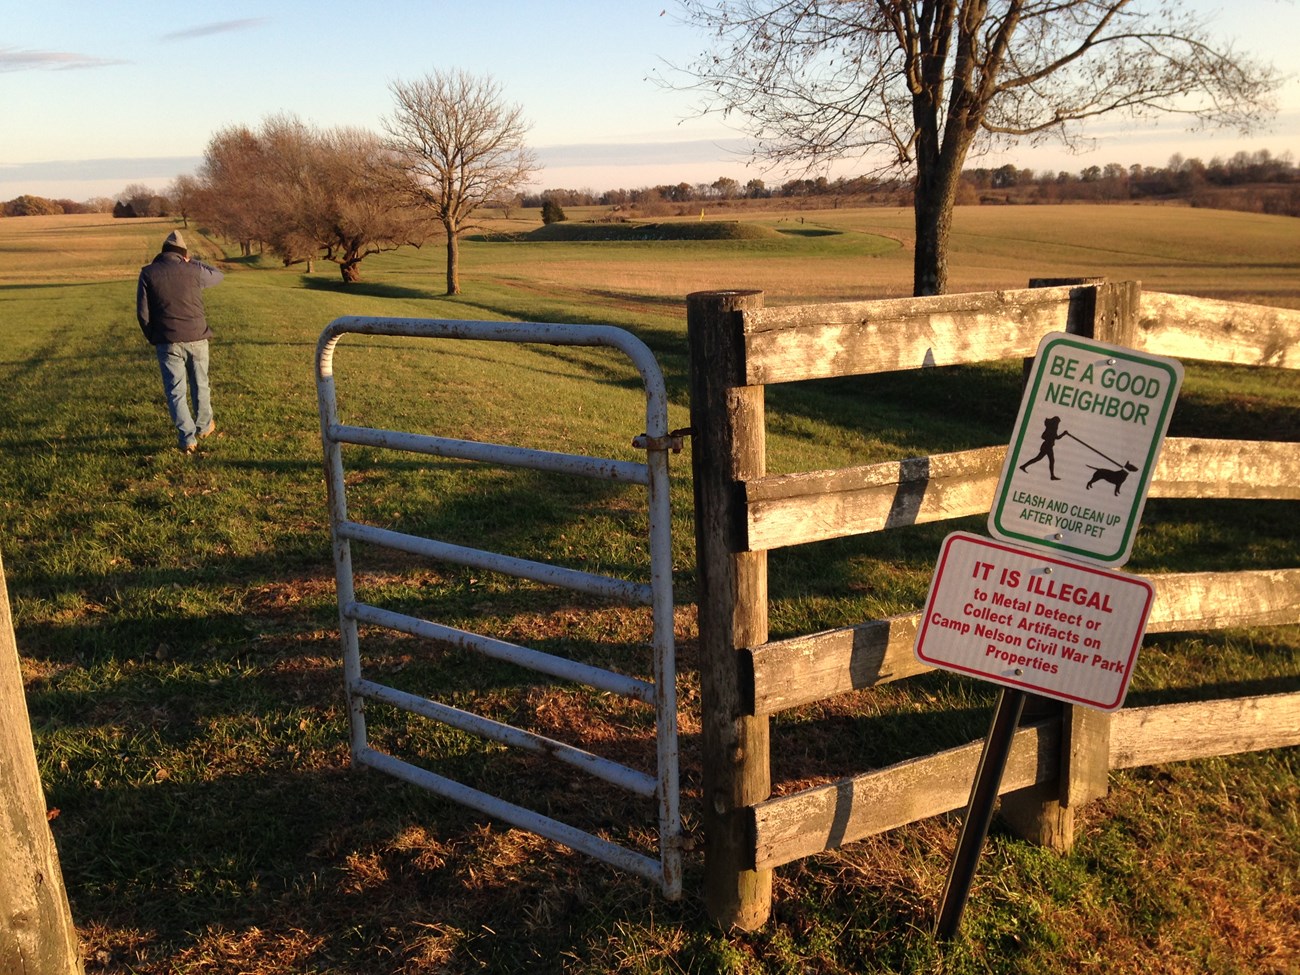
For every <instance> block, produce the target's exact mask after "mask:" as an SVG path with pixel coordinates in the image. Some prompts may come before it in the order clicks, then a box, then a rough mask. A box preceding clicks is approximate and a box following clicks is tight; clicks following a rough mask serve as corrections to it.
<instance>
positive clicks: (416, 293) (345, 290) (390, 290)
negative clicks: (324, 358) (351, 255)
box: [302, 275, 445, 299]
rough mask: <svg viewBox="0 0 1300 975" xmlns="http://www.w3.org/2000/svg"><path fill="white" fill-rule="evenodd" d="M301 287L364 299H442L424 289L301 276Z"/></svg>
mask: <svg viewBox="0 0 1300 975" xmlns="http://www.w3.org/2000/svg"><path fill="white" fill-rule="evenodd" d="M302 286H303V287H304V288H305V289H307V290H308V291H329V292H332V293H334V294H340V295H354V296H362V297H366V298H407V299H409V298H443V297H445V295H444V294H442V293H441V292H437V291H431V290H428V289H425V288H407V287H403V286H401V285H396V284H378V283H375V284H372V283H369V282H367V281H356V282H353V283H352V284H346V283H344V282H343V281H341V280H339V281H335V280H332V279H326V278H319V277H308V276H307V275H303V278H302Z"/></svg>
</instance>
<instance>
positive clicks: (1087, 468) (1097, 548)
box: [989, 332, 1183, 566]
mask: <svg viewBox="0 0 1300 975" xmlns="http://www.w3.org/2000/svg"><path fill="white" fill-rule="evenodd" d="M1182 381H1183V367H1182V363H1180V362H1179V361H1178V360H1176V359H1167V358H1164V357H1162V356H1154V355H1150V354H1148V353H1145V352H1135V351H1134V350H1132V349H1126V348H1123V347H1121V346H1115V345H1107V344H1106V343H1103V342H1097V341H1095V340H1093V339H1087V338H1082V337H1080V336H1077V335H1067V334H1065V333H1063V332H1053V333H1052V334H1050V335H1047V336H1045V337H1044V338H1043V340H1042V342H1040V343H1039V345H1038V354H1037V357H1036V359H1035V361H1034V370H1033V374H1032V375H1031V376H1030V378H1029V383H1028V385H1026V387H1025V394H1024V397H1023V399H1022V400H1021V403H1020V415H1019V417H1018V418H1017V420H1016V427H1015V431H1014V433H1013V436H1012V441H1011V446H1010V448H1009V449H1008V450H1007V459H1006V463H1005V465H1004V466H1003V469H1002V477H1001V479H1000V480H999V481H998V488H997V493H996V494H995V495H994V502H993V508H992V510H991V511H990V512H989V533H990V534H991V535H993V536H994V537H995V538H1001V539H1003V540H1005V541H1010V542H1024V543H1025V544H1028V545H1035V546H1043V547H1046V548H1048V549H1051V550H1053V551H1056V552H1060V553H1061V554H1063V555H1070V556H1072V557H1074V558H1078V559H1083V560H1085V561H1088V562H1096V563H1098V564H1101V565H1109V566H1121V565H1123V564H1124V563H1125V562H1127V561H1128V558H1129V554H1130V552H1131V551H1132V548H1133V536H1134V534H1135V532H1136V530H1137V525H1138V522H1139V521H1140V520H1141V516H1142V508H1143V506H1144V505H1145V504H1146V497H1147V489H1148V488H1149V487H1150V484H1151V475H1152V473H1153V472H1154V470H1155V466H1156V459H1157V458H1158V457H1159V455H1160V446H1161V444H1162V443H1163V442H1164V437H1165V431H1166V430H1167V429H1168V427H1169V417H1170V415H1171V414H1172V413H1173V407H1174V401H1175V400H1176V399H1177V398H1178V390H1179V387H1180V386H1181V385H1182Z"/></svg>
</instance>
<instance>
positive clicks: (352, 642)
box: [316, 316, 683, 900]
mask: <svg viewBox="0 0 1300 975" xmlns="http://www.w3.org/2000/svg"><path fill="white" fill-rule="evenodd" d="M348 333H360V334H365V335H391V336H406V337H410V338H437V339H474V340H479V341H493V342H516V343H538V344H547V345H575V346H604V347H609V348H613V349H617V350H619V351H621V352H622V353H623V354H624V355H626V356H627V357H628V359H630V360H631V362H632V364H633V365H634V366H635V367H636V369H637V371H638V372H639V373H640V375H641V379H642V383H643V384H644V387H645V395H646V415H645V434H643V435H642V436H639V437H637V438H636V439H635V440H634V441H633V443H634V446H637V447H638V448H643V449H644V450H645V451H646V462H645V463H639V462H632V461H620V460H614V459H609V458H600V457H589V456H583V455H574V454H564V453H554V452H550V451H544V450H534V449H529V448H522V447H512V446H507V445H504V444H495V443H487V442H483V441H474V440H456V439H450V438H445V437H436V436H426V435H422V434H414V433H402V432H398V431H393V430H384V429H378V428H372V427H356V426H345V425H343V424H340V423H339V417H338V409H337V402H336V397H335V388H334V367H333V360H334V350H335V347H336V346H337V345H338V342H339V340H340V339H341V338H342V336H343V335H345V334H348ZM316 391H317V399H318V403H319V407H320V422H321V443H322V445H323V447H324V451H325V472H326V481H327V486H328V490H329V511H330V527H331V534H332V538H333V548H334V568H335V576H336V580H337V587H338V602H339V633H340V640H341V643H342V651H343V675H344V686H345V692H346V696H347V704H348V718H349V724H350V729H351V751H352V760H353V762H354V763H356V764H359V765H364V766H370V767H372V768H376V769H379V770H381V771H384V772H387V773H389V774H391V775H394V776H396V777H398V778H400V779H404V780H406V781H408V782H411V783H413V784H415V785H418V786H420V787H422V788H425V789H427V790H429V791H430V792H433V793H435V794H436V795H439V796H442V797H444V798H446V799H451V800H453V801H455V802H459V803H462V804H464V805H466V806H469V807H470V808H472V809H475V810H478V811H479V812H482V813H484V814H486V815H488V816H492V817H494V818H496V819H500V820H503V821H505V822H507V823H510V824H511V825H513V826H517V827H519V828H520V829H525V830H529V831H531V832H534V833H538V834H540V835H542V836H545V837H547V838H549V839H551V840H554V841H555V842H558V843H562V844H564V845H565V846H568V847H570V848H572V849H574V850H578V851H579V852H582V853H586V854H588V855H590V856H593V857H595V858H597V859H599V860H602V861H604V862H606V863H609V864H612V865H613V866H616V867H619V868H621V869H624V870H628V871H631V872H632V873H635V874H638V875H639V876H642V877H645V878H647V879H649V880H652V881H655V882H657V883H658V884H659V885H660V886H661V888H662V889H663V892H664V894H665V895H666V896H667V897H668V898H670V899H673V900H675V899H677V898H678V897H679V896H680V895H681V888H682V877H681V846H682V842H683V840H682V831H681V815H680V803H679V787H678V751H677V693H676V664H675V659H674V653H675V651H674V642H673V593H672V553H671V535H670V508H669V495H668V451H669V450H670V449H673V448H674V447H680V442H679V441H678V442H676V443H674V438H673V437H672V436H670V434H669V430H668V407H667V395H666V392H665V388H664V381H663V376H662V373H661V372H660V370H659V364H658V363H657V362H656V361H655V358H654V356H653V354H652V353H651V352H650V350H649V349H648V348H647V347H646V346H645V344H644V343H643V342H641V340H640V339H638V338H636V337H635V336H634V335H632V334H631V333H629V332H626V331H624V330H622V329H619V328H612V327H609V326H599V325H566V324H543V323H535V322H473V321H448V320H435V319H408V318H369V317H355V316H349V317H343V318H337V319H335V320H334V321H333V322H331V323H330V324H329V325H328V326H326V328H325V330H324V331H323V332H322V333H321V337H320V340H319V342H318V343H317V348H316ZM342 444H358V445H363V446H370V447H383V448H390V449H393V450H400V451H410V452H415V453H420V454H430V455H433V456H436V457H451V458H459V459H463V460H471V461H478V462H483V463H487V464H494V465H498V466H503V467H519V468H527V469H531V470H537V471H546V472H552V473H562V474H571V475H576V476H580V477H587V478H598V479H604V480H613V481H619V482H623V483H632V484H640V485H644V486H645V487H646V489H647V506H648V510H649V531H648V534H649V538H648V545H649V549H650V582H649V583H648V584H645V583H639V582H634V581H630V580H625V579H616V578H610V577H608V576H602V575H595V574H592V573H588V572H582V571H579V570H575V569H570V568H565V567H561V566H556V565H553V564H550V563H541V562H534V561H529V560H527V559H521V558H516V557H511V556H508V555H504V554H500V553H495V552H488V551H484V550H481V549H475V548H467V547H464V546H461V545H453V544H450V543H447V542H441V541H437V540H435V539H431V538H424V537H420V536H416V535H409V534H404V533H402V532H396V531H392V530H390V529H386V528H381V527H376V526H372V525H365V524H361V523H358V522H354V521H351V520H349V518H348V509H347V500H346V497H345V487H344V476H343V456H342V449H341V445H342ZM354 541H360V542H366V543H370V544H375V545H380V546H386V547H388V548H391V549H396V550H398V551H402V552H406V553H408V554H413V555H418V556H422V557H426V558H429V559H434V560H440V561H445V562H452V563H456V564H459V565H463V566H468V567H472V568H477V569H482V570H488V571H493V572H498V573H504V574H507V575H511V576H514V577H516V578H520V579H528V580H532V581H534V582H541V583H545V584H549V585H553V586H558V587H563V588H567V589H571V590H576V591H579V592H584V593H589V594H595V595H599V596H602V597H606V598H609V599H612V600H615V601H618V602H621V603H626V604H630V605H643V606H649V607H651V618H652V626H653V640H652V645H653V657H654V659H653V679H652V680H651V681H644V680H640V679H636V678H633V677H629V676H626V675H623V674H620V673H617V672H615V671H610V670H604V669H601V668H598V667H593V666H590V665H587V664H583V663H579V662H576V661H572V660H568V659H566V658H563V657H559V656H555V655H553V654H549V653H545V652H542V651H539V650H536V649H530V648H528V647H523V646H519V645H517V644H512V643H508V642H505V641H502V640H498V639H494V638H492V637H489V636H485V635H481V634H477V633H471V632H468V631H465V630H460V629H456V628H453V627H448V626H444V625H442V624H439V623H435V622H433V621H431V620H425V619H421V618H419V617H415V616H407V615H404V614H401V613H395V612H391V611H389V610H386V609H383V608H381V607H378V606H371V605H366V604H364V603H359V602H358V601H357V599H356V594H355V589H354V585H353V576H352V552H351V543H352V542H354ZM359 623H365V624H369V625H375V626H381V627H386V628H388V629H391V630H396V631H399V632H402V633H407V634H410V635H413V636H417V637H423V638H427V639H432V640H437V641H440V642H442V643H446V644H452V645H455V646H457V647H459V648H462V649H464V650H467V651H473V652H477V653H480V654H483V655H485V656H487V657H491V658H494V659H497V660H503V661H508V662H510V663H513V664H517V665H519V666H521V667H525V668H529V669H531V670H533V671H536V672H538V673H540V674H545V675H547V676H549V677H554V678H559V679H562V680H567V681H573V682H575V683H580V684H586V685H589V686H591V687H595V688H598V689H600V690H604V691H607V692H611V693H615V694H621V695H625V696H627V697H631V698H635V699H638V700H641V701H644V702H646V703H648V704H650V705H652V706H653V707H654V710H655V730H656V755H657V769H656V774H655V775H650V774H648V773H646V772H644V771H641V770H638V769H635V768H631V767H629V766H626V765H621V764H619V763H616V762H613V761H610V760H609V759H606V758H603V757H601V756H598V755H595V754H592V753H590V752H588V751H585V750H583V749H581V748H577V747H574V746H572V745H569V744H566V743H563V742H559V741H555V740H553V739H550V738H546V737H544V736H541V735H538V734H535V733H533V732H531V731H527V730H525V729H523V728H517V727H514V726H513V725H508V724H503V723H500V722H497V721H494V720H491V719H488V718H484V717H481V716H479V715H476V714H473V713H471V712H468V711H465V710H462V709H459V708H455V707H451V706H449V705H446V704H441V703H438V702H436V701H432V700H429V699H427V698H424V697H420V696H418V695H415V694H411V693H408V692H406V691H402V690H398V689H397V688H393V687H388V686H385V685H383V684H379V683H376V682H374V681H371V680H367V679H366V678H365V676H364V675H363V674H362V665H361V655H360V647H359V640H358V628H357V625H358V624H359ZM366 700H372V701H378V702H383V703H384V704H387V705H391V706H393V707H396V708H399V709H402V710H404V711H408V712H411V713H413V714H417V715H421V716H423V717H425V718H428V719H430V720H432V721H438V722H442V723H444V724H447V725H449V726H451V727H454V728H457V729H460V730H462V731H465V732H469V733H473V734H476V735H479V736H481V737H483V738H486V739H490V740H492V741H495V742H498V743H501V744H505V745H510V746H515V747H518V748H522V749H525V750H528V751H531V752H534V753H537V754H541V755H544V756H549V757H551V758H554V759H557V760H559V761H562V762H566V763H568V764H569V765H571V766H573V767H574V768H577V769H579V770H581V771H583V772H586V773H587V774H589V775H592V776H595V777H597V778H599V779H601V780H603V781H605V782H608V783H611V784H613V785H615V786H619V787H621V788H623V789H626V790H628V791H630V792H633V793H635V794H636V795H639V796H643V797H645V798H654V799H656V800H657V804H658V819H659V859H654V858H653V857H649V856H646V855H645V854H643V853H640V852H637V851H635V850H631V849H628V848H627V847H623V846H620V845H618V844H616V843H611V842H609V841H607V840H604V839H602V838H600V837H598V836H595V835H593V834H591V833H588V832H584V831H582V830H580V829H577V828H576V827H574V826H571V825H568V824H566V823H563V822H560V821H558V820H556V819H552V818H550V817H547V816H544V815H542V814H540V813H538V812H536V811H534V810H532V809H528V808H526V807H523V806H519V805H516V804H514V803H512V802H508V801H506V800H504V799H501V798H498V797H496V796H493V795H491V794H489V793H486V792H481V791H479V790H477V789H474V788H471V787H469V786H467V785H464V784H461V783H459V782H456V781H453V780H451V779H448V778H445V777H443V776H441V775H436V774H434V773H433V772H430V771H428V770H426V769H424V768H421V767H420V766H418V765H413V764H411V763H409V762H405V761H403V760H401V759H399V758H396V757H394V756H392V755H389V754H386V753H384V752H380V751H378V750H376V749H374V748H372V747H371V746H370V745H369V744H368V743H367V738H366V722H365V714H364V703H365V701H366Z"/></svg>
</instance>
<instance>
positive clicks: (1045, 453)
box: [1020, 416, 1070, 481]
mask: <svg viewBox="0 0 1300 975" xmlns="http://www.w3.org/2000/svg"><path fill="white" fill-rule="evenodd" d="M1060 425H1061V418H1060V417H1059V416H1049V417H1048V418H1047V419H1046V420H1044V421H1043V445H1042V446H1041V447H1040V448H1039V449H1038V453H1037V454H1035V455H1034V457H1033V458H1031V459H1030V460H1027V461H1025V462H1024V463H1023V464H1021V465H1020V470H1021V471H1026V469H1027V468H1028V467H1029V466H1030V465H1031V464H1037V463H1038V462H1039V461H1040V460H1042V459H1043V458H1044V457H1046V458H1047V473H1048V475H1049V476H1050V477H1051V478H1052V480H1053V481H1059V480H1060V478H1059V477H1057V476H1056V453H1055V450H1054V448H1055V447H1056V441H1058V440H1060V439H1061V438H1062V437H1068V436H1069V435H1070V433H1069V431H1068V430H1059V427H1060Z"/></svg>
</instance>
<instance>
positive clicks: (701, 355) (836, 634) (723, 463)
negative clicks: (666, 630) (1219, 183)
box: [687, 281, 1300, 929]
mask: <svg viewBox="0 0 1300 975" xmlns="http://www.w3.org/2000/svg"><path fill="white" fill-rule="evenodd" d="M1031 284H1037V285H1039V286H1036V287H1031V288H1029V289H1025V290H1017V291H1008V292H992V293H981V294H960V295H941V296H936V297H930V298H909V299H891V300H884V301H870V302H855V303H844V304H827V305H811V306H796V307H779V308H765V307H764V306H763V300H762V293H761V292H707V293H700V294H695V295H691V296H690V297H689V298H688V301H687V317H688V330H689V337H690V352H691V427H692V456H693V464H694V477H695V517H696V542H697V560H698V568H699V586H700V593H699V618H700V658H701V663H700V670H701V689H702V715H703V725H702V729H701V731H702V735H701V737H702V750H703V765H704V769H703V773H704V775H703V793H704V795H703V799H704V808H703V828H704V833H705V844H706V854H705V856H706V859H705V871H706V876H705V901H706V905H707V908H708V910H709V913H710V915H711V916H712V917H713V918H714V920H716V921H717V922H718V923H720V924H722V925H724V926H726V927H739V928H743V929H754V928H757V927H759V926H761V925H762V924H763V923H764V922H765V921H766V919H767V917H768V914H769V912H770V909H771V882H772V869H773V868H774V867H777V866H779V865H781V864H784V863H789V862H791V861H793V860H796V859H799V858H801V857H805V856H808V855H810V854H813V853H818V852H821V851H823V850H829V849H834V848H836V847H838V846H840V845H841V844H844V843H848V842H852V841H854V840H858V839H862V838H864V837H867V836H870V835H873V834H875V833H879V832H882V831H884V830H888V829H891V828H894V827H897V826H901V825H904V824H907V823H911V822H915V821H917V820H920V819H923V818H925V817H929V816H934V815H937V814H939V813H943V812H948V811H950V810H953V809H958V808H961V807H962V806H964V804H965V803H966V800H967V798H968V796H969V792H970V785H971V782H972V780H973V778H974V774H975V768H976V764H977V761H978V758H979V753H980V750H981V747H982V742H979V741H976V742H972V743H970V744H967V745H964V746H961V747H959V748H954V749H951V750H948V751H945V752H941V753H939V754H936V755H930V756H926V757H923V758H918V759H913V760H910V761H906V762H902V763H900V764H897V765H893V766H890V767H888V768H884V769H879V770H875V771H872V772H868V773H865V774H861V775H855V776H852V777H848V778H844V779H842V780H840V781H837V782H834V783H831V784H829V785H824V786H820V787H816V788H811V789H807V790H805V791H802V792H798V793H795V794H792V795H782V796H780V797H776V798H774V797H772V796H771V784H770V783H771V765H770V755H769V718H770V717H771V716H772V715H773V714H775V713H777V712H779V711H781V710H783V709H787V708H793V707H796V706H799V705H803V704H808V703H811V702H815V701H820V700H823V699H825V698H828V697H831V696H832V695H835V694H840V693H842V692H845V691H850V690H856V689H861V688H868V687H872V686H875V685H878V684H882V683H885V682H888V681H895V680H900V679H903V678H907V677H911V676H914V675H916V674H920V673H923V672H925V671H927V670H928V668H926V667H925V666H923V665H921V664H920V663H918V661H917V660H916V658H915V656H914V654H913V640H914V638H915V636H916V629H917V624H918V620H919V616H918V614H910V615H902V616H896V617H892V618H889V619H875V620H867V621H865V622H863V623H860V624H858V625H856V626H852V627H846V628H843V629H836V630H830V631H825V632H820V633H813V634H809V635H806V636H800V637H797V638H793V639H786V640H780V641H774V642H773V641H769V639H768V595H767V552H768V551H769V550H771V549H774V548H778V547H783V546H790V545H799V544H805V543H808V542H813V541H818V540H822V539H829V538H836V537H842V536H846V535H853V534H861V533H867V532H878V531H884V530H887V529H890V528H894V527H897V526H901V525H911V524H919V523H922V522H932V521H941V520H946V519H952V518H959V517H964V516H970V515H978V514H983V513H987V512H988V510H989V507H990V505H991V503H992V500H993V493H994V489H995V487H996V483H997V480H998V476H999V474H1000V471H1001V467H1002V462H1003V458H1004V455H1005V452H1006V449H1007V448H1006V447H1001V446H999V447H988V448H983V449H977V450H967V451H960V452H957V453H950V454H942V455H936V456H931V457H922V458H909V459H904V460H901V461H897V462H889V463H883V464H871V465H867V466H862V467H852V468H847V469H841V470H829V471H812V472H807V473H797V474H785V475H780V476H767V474H766V470H765V448H764V437H765V433H764V385H765V384H767V383H776V382H791V381H797V380H806V379H816V378H824V377H831V376H847V375H861V374H867V373H877V372H889V371H895V370H907V369H916V368H918V367H922V366H930V365H940V366H944V365H957V364H962V363H975V362H985V361H991V360H998V359H1005V358H1008V357H1027V356H1032V355H1033V354H1034V352H1035V351H1036V348H1037V345H1038V342H1039V340H1040V339H1041V338H1042V336H1043V335H1045V334H1046V333H1048V332H1052V331H1068V332H1071V333H1074V334H1081V335H1090V336H1093V337H1095V338H1097V339H1100V340H1103V341H1108V342H1111V343H1114V344H1117V345H1124V346H1128V347H1132V348H1136V349H1140V350H1145V351H1150V352H1153V353H1158V354H1160V355H1166V356H1172V357H1175V358H1189V359H1201V360H1211V361H1217V362H1228V363H1238V364H1245V365H1252V366H1269V367H1275V368H1283V369H1295V368H1300V312H1298V311H1290V310H1285V309H1277V308H1265V307H1260V306H1253V305H1242V304H1234V303H1227V302H1218V301H1209V300H1203V299H1197V298H1188V297H1182V296H1175V295H1164V294H1143V293H1142V292H1141V289H1140V287H1139V285H1138V284H1136V283H1135V282H1122V283H1110V284H1108V283H1105V282H1098V281H1089V282H1086V283H1077V282H1076V283H1069V284H1063V283H1054V282H1050V281H1042V282H1031ZM1150 496H1151V497H1165V498H1256V499H1263V498H1267V499H1291V500H1295V499H1300V451H1297V447H1296V445H1295V444H1294V443H1276V442H1260V441H1238V440H1203V439H1174V438H1170V439H1168V440H1166V442H1165V445H1164V450H1163V453H1162V455H1161V458H1160V462H1159V464H1158V465H1157V468H1156V471H1155V474H1154V478H1153V482H1152V485H1151V489H1150ZM1153 581H1154V583H1155V586H1156V602H1155V605H1154V609H1153V612H1152V615H1151V618H1150V621H1149V624H1148V627H1147V630H1148V632H1152V633H1161V632H1171V631H1192V630H1195V631H1203V630H1215V629H1223V628H1227V627H1229V626H1231V627H1250V626H1268V625H1280V624H1286V623H1295V622H1300V568H1294V567H1292V568H1260V569H1257V570H1254V571H1246V572H1231V573H1219V572H1205V573H1201V572H1198V573H1179V574H1170V575H1164V576H1157V577H1156V578H1155V579H1154V580H1153ZM1044 705H1045V707H1044V708H1041V709H1040V710H1039V712H1038V713H1037V714H1034V715H1031V716H1030V717H1028V718H1027V719H1026V722H1025V724H1024V726H1022V727H1021V728H1020V729H1018V731H1017V734H1016V738H1015V742H1014V745H1013V748H1012V752H1011V756H1010V758H1009V760H1008V763H1007V768H1006V772H1005V774H1004V777H1003V781H1002V786H1001V791H1002V793H1003V797H1002V814H1003V816H1004V818H1005V819H1007V820H1008V822H1009V823H1010V824H1011V825H1012V827H1013V828H1014V829H1016V830H1017V831H1018V832H1020V833H1021V834H1022V835H1025V836H1028V837H1030V838H1033V839H1035V840H1037V841H1039V842H1042V843H1045V844H1048V845H1051V846H1054V847H1056V848H1059V849H1065V848H1068V846H1069V844H1070V843H1071V842H1072V840H1073V832H1074V827H1073V814H1074V810H1075V809H1076V808H1077V807H1078V806H1079V805H1081V804H1082V803H1085V802H1087V801H1089V800H1091V799H1094V798H1099V797H1101V796H1104V795H1105V794H1106V789H1107V775H1108V772H1109V770H1110V769H1112V768H1129V767H1134V766H1139V765H1149V764H1154V763H1158V762H1168V761H1177V760H1184V759H1192V758H1199V757H1204V756H1210V755H1226V754H1232V753H1236V752H1243V751H1251V750H1256V749H1265V748H1276V747H1281V746H1285V745H1293V744H1296V743H1298V742H1300V693H1291V694H1276V695H1267V696H1262V697H1247V698H1236V699H1229V700H1219V701H1212V702H1208V703H1195V704H1177V705H1167V706H1162V707H1144V708H1129V709H1124V710H1121V711H1119V712H1118V713H1116V714H1113V715H1111V714H1105V713H1102V712H1099V711H1094V710H1091V709H1088V708H1076V707H1070V706H1065V705H1056V704H1051V703H1050V702H1044Z"/></svg>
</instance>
